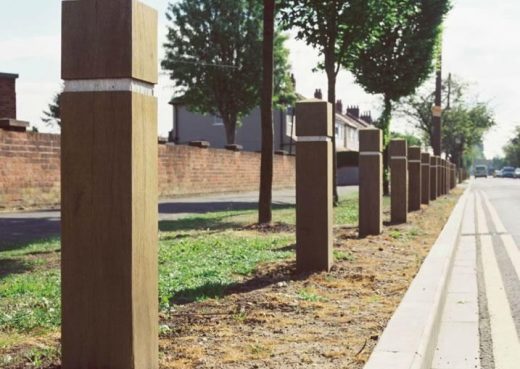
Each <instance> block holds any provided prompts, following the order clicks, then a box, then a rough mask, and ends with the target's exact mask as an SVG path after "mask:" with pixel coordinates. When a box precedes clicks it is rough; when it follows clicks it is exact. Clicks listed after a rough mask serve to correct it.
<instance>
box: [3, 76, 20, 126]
mask: <svg viewBox="0 0 520 369" xmlns="http://www.w3.org/2000/svg"><path fill="white" fill-rule="evenodd" d="M17 78H18V74H8V73H0V119H2V118H6V119H16V79H17Z"/></svg>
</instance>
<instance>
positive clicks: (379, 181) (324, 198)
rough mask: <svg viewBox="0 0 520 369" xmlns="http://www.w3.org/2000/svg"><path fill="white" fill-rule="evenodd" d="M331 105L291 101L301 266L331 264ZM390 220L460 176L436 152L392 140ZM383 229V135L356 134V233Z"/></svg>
mask: <svg viewBox="0 0 520 369" xmlns="http://www.w3.org/2000/svg"><path fill="white" fill-rule="evenodd" d="M332 119H333V110H332V105H331V104H329V103H327V102H323V101H318V100H309V101H304V102H300V103H298V104H297V106H296V122H297V124H296V134H297V136H298V139H297V155H296V208H297V211H296V244H297V247H296V265H297V269H298V271H300V272H310V271H316V270H330V268H331V266H332V264H333V252H332V250H333V234H332V229H333V216H332V214H333V210H332V180H333V179H332V170H331V168H332V143H331V141H332V140H331V136H332V134H333V132H332V127H333V124H332ZM388 155H389V161H390V190H391V211H390V212H391V223H392V224H400V223H406V222H407V221H408V214H409V213H410V212H414V211H418V210H420V209H421V205H429V204H430V202H431V201H434V200H436V199H437V198H438V197H440V196H443V195H446V194H448V193H449V192H450V191H451V190H452V189H453V188H454V187H455V186H456V185H457V183H458V182H459V181H460V180H463V179H464V178H465V177H464V175H463V174H461V172H460V171H457V167H456V166H455V165H454V164H452V163H450V162H448V161H447V160H445V159H442V158H440V157H438V156H431V155H430V154H429V153H424V152H421V148H420V147H414V146H412V147H408V145H407V142H406V141H405V140H392V141H391V142H390V146H389V150H388ZM382 231H383V136H382V131H381V130H379V129H364V130H361V131H360V134H359V235H360V237H365V236H368V235H378V234H380V233H381V232H382Z"/></svg>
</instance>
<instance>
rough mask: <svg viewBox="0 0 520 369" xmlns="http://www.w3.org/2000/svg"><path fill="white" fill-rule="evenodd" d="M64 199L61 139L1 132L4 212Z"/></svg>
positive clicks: (0, 199) (0, 177)
mask: <svg viewBox="0 0 520 369" xmlns="http://www.w3.org/2000/svg"><path fill="white" fill-rule="evenodd" d="M59 199H60V136H58V135H50V134H40V133H33V132H27V133H25V132H7V131H3V130H1V129H0V209H2V208H18V207H45V206H49V205H55V204H57V203H59Z"/></svg>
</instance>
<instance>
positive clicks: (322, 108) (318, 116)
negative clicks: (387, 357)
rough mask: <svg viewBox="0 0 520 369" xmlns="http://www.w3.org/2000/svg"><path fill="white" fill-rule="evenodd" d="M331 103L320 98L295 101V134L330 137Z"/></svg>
mask: <svg viewBox="0 0 520 369" xmlns="http://www.w3.org/2000/svg"><path fill="white" fill-rule="evenodd" d="M332 117H333V115H332V104H330V103H328V102H326V101H322V100H316V99H312V100H304V101H298V102H297V103H296V136H298V137H299V136H318V137H323V136H325V137H332V135H333V132H332V127H333V124H331V123H330V122H331V121H332Z"/></svg>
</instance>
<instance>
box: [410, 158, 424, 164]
mask: <svg viewBox="0 0 520 369" xmlns="http://www.w3.org/2000/svg"><path fill="white" fill-rule="evenodd" d="M408 163H422V161H421V160H410V159H409V160H408Z"/></svg>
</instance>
